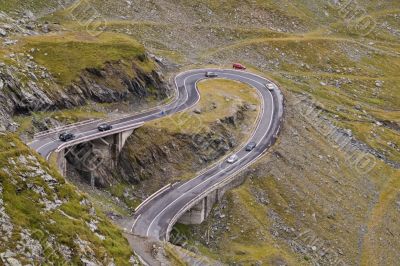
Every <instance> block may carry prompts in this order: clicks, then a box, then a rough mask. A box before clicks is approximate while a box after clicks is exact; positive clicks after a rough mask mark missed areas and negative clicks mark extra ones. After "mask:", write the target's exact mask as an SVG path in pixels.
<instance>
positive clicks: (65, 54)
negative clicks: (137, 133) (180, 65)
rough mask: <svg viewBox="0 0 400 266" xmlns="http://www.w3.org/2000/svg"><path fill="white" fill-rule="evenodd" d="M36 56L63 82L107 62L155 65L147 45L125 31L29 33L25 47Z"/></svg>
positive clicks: (24, 40)
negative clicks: (96, 34) (43, 34)
mask: <svg viewBox="0 0 400 266" xmlns="http://www.w3.org/2000/svg"><path fill="white" fill-rule="evenodd" d="M32 48H35V49H36V51H35V52H33V53H32V56H33V57H34V60H35V61H36V62H37V63H39V64H40V65H43V66H45V67H46V68H47V69H48V70H49V71H50V72H51V73H52V74H53V75H54V76H55V78H56V79H57V81H58V82H59V83H60V84H61V85H68V84H70V83H71V82H72V81H74V80H75V79H76V78H77V77H78V76H79V74H80V73H81V71H82V70H84V69H86V68H101V67H102V66H103V65H104V63H106V62H113V61H118V60H123V59H126V60H130V59H136V60H137V61H138V63H139V64H141V66H144V67H146V69H147V70H150V69H151V68H152V65H151V63H150V62H149V61H147V60H146V59H145V56H144V48H143V46H142V45H140V44H139V43H138V42H137V41H136V40H134V39H131V38H129V37H127V36H125V35H120V34H114V33H102V34H100V35H98V36H92V35H90V34H88V33H78V32H74V33H63V34H51V35H45V36H34V37H27V38H24V39H23V40H22V48H21V49H22V50H25V51H30V50H31V49H32Z"/></svg>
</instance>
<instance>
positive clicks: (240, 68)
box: [233, 63, 246, 70]
mask: <svg viewBox="0 0 400 266" xmlns="http://www.w3.org/2000/svg"><path fill="white" fill-rule="evenodd" d="M233 68H234V69H239V70H246V67H245V66H244V65H242V64H239V63H236V64H233Z"/></svg>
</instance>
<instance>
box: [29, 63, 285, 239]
mask: <svg viewBox="0 0 400 266" xmlns="http://www.w3.org/2000/svg"><path fill="white" fill-rule="evenodd" d="M207 71H212V72H215V73H217V74H218V78H224V79H230V80H235V81H240V82H243V83H246V84H249V85H251V86H252V87H254V88H255V89H256V90H258V92H259V95H260V96H261V100H262V106H261V107H262V108H261V115H260V119H259V121H258V123H257V125H256V128H255V131H254V133H253V135H252V136H251V137H250V140H249V142H253V141H254V142H256V143H257V146H256V148H255V149H254V150H252V151H251V152H247V151H246V150H245V147H241V148H240V149H238V150H236V151H235V154H236V155H237V156H238V160H237V161H236V162H235V163H233V164H229V163H227V162H226V161H225V160H224V161H222V162H220V163H217V164H215V165H214V166H212V167H210V168H209V169H206V170H205V171H204V172H203V173H202V174H200V175H199V176H197V177H195V178H193V179H192V180H190V181H187V182H185V183H183V184H179V185H176V186H171V187H169V188H167V189H166V190H164V191H163V193H161V194H159V195H158V196H155V197H151V199H150V200H148V201H146V202H145V204H143V205H142V206H141V207H140V209H138V211H137V212H136V213H135V216H134V217H133V218H132V221H131V222H130V224H129V226H127V228H126V230H127V231H129V232H131V233H133V234H135V235H138V236H144V237H149V238H152V239H155V240H168V234H169V231H170V230H171V228H172V226H173V224H174V223H175V222H176V220H177V219H178V218H179V215H181V214H182V213H184V212H185V211H186V210H188V209H190V207H192V206H193V205H194V204H195V203H196V202H197V201H198V200H199V199H201V198H202V197H204V196H206V195H207V193H209V192H211V191H213V190H214V189H216V188H217V187H218V186H220V185H221V184H224V183H225V182H228V181H229V180H230V179H231V178H233V177H234V175H235V174H237V173H238V172H240V171H241V170H243V169H245V168H246V167H248V166H249V165H250V164H252V163H253V162H255V161H256V160H257V159H258V158H259V157H260V156H261V155H263V154H264V153H265V152H266V151H267V150H268V148H269V147H270V146H271V145H272V144H273V143H274V142H275V140H276V138H277V135H278V133H279V130H280V125H281V121H282V117H283V96H282V94H281V91H280V90H279V88H278V87H277V86H275V88H274V90H273V91H270V90H268V89H267V88H266V86H265V84H266V83H270V81H269V80H267V79H265V78H263V77H261V76H258V75H255V74H252V73H249V72H244V71H236V70H219V69H198V70H191V71H187V72H183V73H181V74H179V75H177V76H176V78H175V84H176V98H175V100H174V101H173V102H171V103H169V104H167V105H164V106H162V107H159V108H155V109H152V110H149V111H146V112H143V113H140V114H136V115H131V116H128V117H125V118H123V119H119V120H115V121H112V122H110V124H111V125H112V126H113V129H112V131H109V132H99V131H98V130H97V125H98V124H99V121H92V122H89V123H85V124H81V125H78V126H74V127H71V128H67V129H60V130H59V131H54V132H50V133H48V134H46V135H42V136H38V137H37V138H36V139H34V141H33V142H31V143H30V144H29V145H30V146H31V147H32V148H34V149H35V150H36V151H38V152H39V153H40V154H41V155H43V156H44V157H45V158H49V156H50V155H51V153H52V152H54V151H56V150H57V149H60V147H63V145H64V146H65V145H66V144H65V143H64V142H62V141H60V140H59V139H58V135H59V133H60V132H64V131H68V132H72V133H74V134H75V135H76V139H75V140H74V144H76V143H79V142H85V141H88V140H90V139H93V138H99V137H102V136H105V135H107V134H108V135H111V134H115V133H117V132H122V131H126V130H127V129H130V128H135V127H137V126H138V125H140V124H141V123H145V122H147V121H151V120H155V119H162V118H163V117H165V116H169V115H172V114H174V113H177V112H181V111H184V110H187V109H189V108H191V107H193V106H194V105H196V103H197V102H198V101H199V99H200V94H199V92H198V90H197V82H199V81H201V80H203V79H206V77H205V73H206V72H207Z"/></svg>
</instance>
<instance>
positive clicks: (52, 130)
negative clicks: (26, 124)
mask: <svg viewBox="0 0 400 266" xmlns="http://www.w3.org/2000/svg"><path fill="white" fill-rule="evenodd" d="M101 121H103V120H102V119H89V120H85V121H81V122H78V123H74V124H69V125H65V126H61V127H56V128H52V129H49V130H46V131H42V132H38V133H36V134H34V135H33V136H34V138H35V139H36V138H41V137H44V136H47V135H51V134H54V133H57V132H59V131H61V130H68V129H71V128H74V127H79V126H83V125H88V124H91V123H95V122H101Z"/></svg>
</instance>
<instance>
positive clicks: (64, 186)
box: [0, 134, 132, 265]
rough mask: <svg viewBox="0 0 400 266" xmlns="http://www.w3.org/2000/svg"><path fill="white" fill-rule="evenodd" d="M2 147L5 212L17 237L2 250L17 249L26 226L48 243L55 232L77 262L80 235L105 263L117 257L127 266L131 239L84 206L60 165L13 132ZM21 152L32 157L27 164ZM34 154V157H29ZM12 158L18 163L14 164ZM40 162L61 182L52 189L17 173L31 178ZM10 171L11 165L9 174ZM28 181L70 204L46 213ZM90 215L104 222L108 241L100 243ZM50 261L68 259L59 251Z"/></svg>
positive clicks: (0, 247) (102, 228) (103, 231)
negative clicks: (29, 175)
mask: <svg viewBox="0 0 400 266" xmlns="http://www.w3.org/2000/svg"><path fill="white" fill-rule="evenodd" d="M0 147H1V150H2V151H3V152H1V153H0V169H1V170H0V182H1V185H2V187H3V194H2V195H1V196H2V197H3V200H4V204H5V210H6V212H7V214H8V215H9V216H10V218H11V220H12V223H13V224H14V232H13V241H10V242H9V243H5V244H3V245H0V250H3V251H4V250H6V249H11V250H12V249H13V248H14V247H15V245H16V243H17V242H16V241H17V240H18V239H19V234H18V232H19V231H20V230H22V229H28V230H29V231H30V232H32V233H34V232H41V234H40V235H33V237H40V239H38V240H40V241H41V242H43V243H47V240H48V238H49V237H50V236H53V237H54V238H55V239H54V241H55V243H58V244H63V245H66V246H68V247H70V248H71V249H72V251H73V253H72V257H73V259H72V261H73V263H79V261H80V255H81V254H80V251H79V249H78V248H77V246H76V245H75V243H74V239H76V237H77V236H79V237H80V238H81V239H82V240H85V241H88V242H89V243H90V248H91V249H92V250H93V251H94V252H95V255H96V258H98V259H99V260H100V261H103V262H106V260H105V259H106V258H110V257H113V258H115V262H116V264H117V265H127V261H129V258H130V256H131V255H132V253H131V250H130V247H129V244H128V242H127V241H126V240H125V238H124V237H123V236H122V234H121V232H120V231H119V230H118V229H117V228H116V227H115V226H114V225H112V224H111V223H110V222H109V221H108V220H107V218H106V217H105V216H104V215H102V214H101V213H99V212H98V213H97V215H96V217H93V215H92V214H90V211H89V209H90V206H86V205H81V204H80V202H81V201H82V200H83V199H84V198H85V196H84V195H82V194H80V193H79V192H77V188H76V187H74V186H73V185H71V184H68V183H66V182H65V180H64V178H63V177H61V176H60V175H59V174H58V172H57V170H56V169H55V168H53V167H51V166H49V165H48V164H47V163H46V162H45V161H44V159H42V158H41V157H39V156H38V155H37V154H35V153H33V152H31V151H30V150H29V148H28V147H26V146H25V145H24V144H23V143H22V142H21V141H20V140H19V139H18V137H17V136H15V135H12V134H9V135H4V136H1V137H0ZM20 156H24V157H26V158H28V164H24V163H21V162H19V161H18V158H19V157H20ZM29 156H33V157H31V158H29ZM32 158H36V159H32ZM11 159H12V160H14V161H15V162H16V164H11V162H10V160H11ZM35 161H37V162H39V166H40V167H41V169H43V170H44V171H45V172H46V173H48V174H50V175H51V176H53V177H54V178H55V179H56V180H57V181H58V184H56V185H54V187H50V186H49V185H48V184H47V183H46V182H45V181H44V180H43V179H42V178H41V177H39V176H38V177H30V178H29V177H28V178H27V179H26V180H22V179H21V178H19V177H18V176H27V174H29V173H31V172H32V170H31V169H30V168H29V167H32V166H34V165H35ZM5 169H8V172H7V171H6V170H5ZM28 184H35V185H37V186H41V187H43V188H44V189H45V191H46V196H45V197H46V198H47V199H49V200H54V199H55V198H58V199H60V200H62V201H65V203H64V204H62V205H61V206H60V207H59V208H58V209H56V210H52V211H48V212H46V211H44V210H43V207H44V206H43V204H41V203H40V199H41V197H42V196H40V195H39V194H37V193H36V192H34V191H33V190H32V189H28V188H27V185H28ZM64 213H65V215H67V216H65V215H64ZM91 219H96V220H98V221H99V234H102V235H104V236H105V237H106V240H105V241H101V240H100V239H99V238H98V237H97V236H96V235H95V234H94V233H92V232H91V231H90V230H89V228H88V226H87V225H86V222H89V221H90V220H91ZM53 248H55V246H54V247H53ZM47 259H48V260H49V262H50V261H54V262H60V261H62V260H63V259H62V258H61V254H59V253H58V252H56V253H55V254H53V256H52V257H50V258H47Z"/></svg>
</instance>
